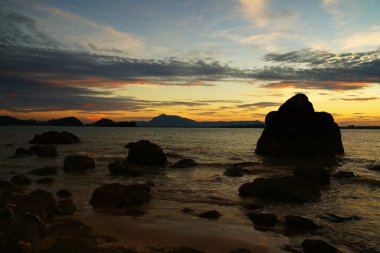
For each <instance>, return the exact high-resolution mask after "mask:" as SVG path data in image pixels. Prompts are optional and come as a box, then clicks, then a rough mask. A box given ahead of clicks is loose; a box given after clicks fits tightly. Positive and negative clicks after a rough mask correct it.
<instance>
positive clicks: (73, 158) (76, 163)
mask: <svg viewBox="0 0 380 253" xmlns="http://www.w3.org/2000/svg"><path fill="white" fill-rule="evenodd" d="M93 168H95V160H94V159H92V158H91V157H88V156H85V155H69V156H66V158H65V160H64V162H63V170H64V171H65V172H70V171H85V170H88V169H93Z"/></svg>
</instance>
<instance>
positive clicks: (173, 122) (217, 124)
mask: <svg viewBox="0 0 380 253" xmlns="http://www.w3.org/2000/svg"><path fill="white" fill-rule="evenodd" d="M0 126H87V127H189V128H191V127H193V128H264V127H265V123H264V122H262V121H259V120H255V121H195V120H192V119H188V118H184V117H180V116H177V115H166V114H161V115H159V116H156V117H153V118H152V119H151V120H149V121H120V122H116V121H113V120H111V119H105V118H104V119H100V120H98V121H96V122H94V123H88V124H84V123H83V122H81V121H80V120H79V119H77V118H76V117H65V118H59V119H51V120H48V121H37V120H34V119H29V120H22V119H17V118H14V117H10V116H0ZM340 128H342V129H380V126H354V125H349V126H341V127H340Z"/></svg>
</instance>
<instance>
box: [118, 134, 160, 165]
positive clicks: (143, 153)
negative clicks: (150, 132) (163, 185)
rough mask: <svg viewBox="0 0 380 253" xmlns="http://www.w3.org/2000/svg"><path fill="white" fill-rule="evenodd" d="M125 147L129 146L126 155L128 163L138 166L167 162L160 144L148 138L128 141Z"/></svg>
mask: <svg viewBox="0 0 380 253" xmlns="http://www.w3.org/2000/svg"><path fill="white" fill-rule="evenodd" d="M125 147H126V148H129V151H128V157H127V161H128V162H129V163H134V164H137V165H139V166H163V165H165V164H166V162H167V158H166V155H165V154H164V152H163V151H162V149H161V148H160V146H158V145H157V144H154V143H152V142H150V141H148V140H140V141H138V142H130V143H128V144H127V145H126V146H125Z"/></svg>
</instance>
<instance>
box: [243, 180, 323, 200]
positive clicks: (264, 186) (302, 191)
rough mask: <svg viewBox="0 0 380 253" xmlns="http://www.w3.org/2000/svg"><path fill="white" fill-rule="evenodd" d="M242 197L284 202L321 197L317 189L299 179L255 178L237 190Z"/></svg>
mask: <svg viewBox="0 0 380 253" xmlns="http://www.w3.org/2000/svg"><path fill="white" fill-rule="evenodd" d="M239 194H240V196H242V197H257V198H262V199H268V200H275V201H284V202H298V203H304V202H311V201H317V200H319V199H320V197H321V192H320V190H319V187H318V186H317V185H316V184H314V183H312V182H310V181H309V180H306V179H303V178H299V177H290V176H284V177H273V178H262V177H261V178H256V179H255V180H254V181H253V182H252V183H245V184H243V185H242V186H240V188H239Z"/></svg>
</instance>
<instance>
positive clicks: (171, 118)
mask: <svg viewBox="0 0 380 253" xmlns="http://www.w3.org/2000/svg"><path fill="white" fill-rule="evenodd" d="M137 126H139V127H264V123H263V122H261V121H257V120H256V121H217V122H214V121H204V122H198V121H195V120H192V119H188V118H183V117H180V116H177V115H166V114H161V115H159V116H157V117H154V118H152V119H151V120H150V121H139V122H137Z"/></svg>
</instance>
